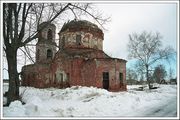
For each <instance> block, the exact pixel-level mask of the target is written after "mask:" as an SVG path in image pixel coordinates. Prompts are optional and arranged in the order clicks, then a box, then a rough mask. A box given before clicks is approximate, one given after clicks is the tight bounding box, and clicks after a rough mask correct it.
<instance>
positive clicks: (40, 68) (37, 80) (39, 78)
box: [22, 64, 51, 88]
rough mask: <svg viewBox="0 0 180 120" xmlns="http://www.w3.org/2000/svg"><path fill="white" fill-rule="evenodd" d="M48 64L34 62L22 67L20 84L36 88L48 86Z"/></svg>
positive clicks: (49, 84)
mask: <svg viewBox="0 0 180 120" xmlns="http://www.w3.org/2000/svg"><path fill="white" fill-rule="evenodd" d="M49 67H50V65H47V64H34V65H28V66H24V67H23V68H22V85H23V86H32V87H38V88H44V87H50V86H51V83H50V82H51V81H50V80H51V78H50V72H49V71H50V69H49Z"/></svg>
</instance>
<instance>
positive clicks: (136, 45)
mask: <svg viewBox="0 0 180 120" xmlns="http://www.w3.org/2000/svg"><path fill="white" fill-rule="evenodd" d="M161 39H162V37H161V35H160V34H159V33H158V32H156V33H155V34H153V33H151V32H150V33H148V32H146V31H144V32H142V33H141V34H137V33H134V34H132V35H129V43H128V51H129V56H128V57H129V58H134V59H137V60H138V62H139V65H140V66H142V69H144V70H145V74H146V80H147V82H148V86H149V89H151V85H150V76H149V72H150V71H151V70H150V67H151V66H152V65H153V64H154V63H156V62H157V61H160V60H163V59H164V60H169V58H170V56H171V55H172V54H173V53H174V50H173V48H171V47H166V48H165V49H162V48H161V47H162V43H161Z"/></svg>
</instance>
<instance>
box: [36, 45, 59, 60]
mask: <svg viewBox="0 0 180 120" xmlns="http://www.w3.org/2000/svg"><path fill="white" fill-rule="evenodd" d="M48 50H51V51H52V53H51V54H52V57H49V58H48V57H47V54H48V53H47V52H48ZM55 54H56V47H55V45H53V44H52V45H51V44H44V43H38V44H37V45H36V62H38V63H47V62H49V61H51V60H52V59H53V58H54V56H55Z"/></svg>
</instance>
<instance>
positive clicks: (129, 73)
mask: <svg viewBox="0 0 180 120" xmlns="http://www.w3.org/2000/svg"><path fill="white" fill-rule="evenodd" d="M137 78H138V76H137V74H136V72H135V70H133V69H130V68H128V69H127V70H126V80H127V81H128V83H129V84H131V85H132V84H136V83H135V81H136V82H137Z"/></svg>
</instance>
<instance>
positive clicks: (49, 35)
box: [47, 29, 52, 41]
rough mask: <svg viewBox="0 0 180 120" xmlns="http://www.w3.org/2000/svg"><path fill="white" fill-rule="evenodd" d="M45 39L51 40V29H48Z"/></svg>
mask: <svg viewBox="0 0 180 120" xmlns="http://www.w3.org/2000/svg"><path fill="white" fill-rule="evenodd" d="M47 39H48V40H51V41H52V30H51V29H49V30H48V36H47Z"/></svg>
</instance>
